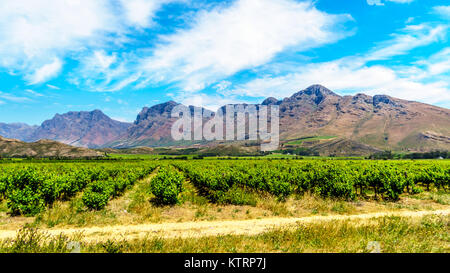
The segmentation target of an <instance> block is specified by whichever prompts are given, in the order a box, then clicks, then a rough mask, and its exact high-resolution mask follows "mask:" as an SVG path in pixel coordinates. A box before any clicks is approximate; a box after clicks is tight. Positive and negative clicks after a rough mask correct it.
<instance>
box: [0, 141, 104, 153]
mask: <svg viewBox="0 0 450 273" xmlns="http://www.w3.org/2000/svg"><path fill="white" fill-rule="evenodd" d="M101 156H103V154H102V153H100V152H97V151H93V150H90V149H87V148H80V147H73V146H69V145H66V144H62V143H59V142H56V141H51V140H39V141H37V142H33V143H27V142H23V141H20V140H17V139H9V138H3V137H1V136H0V157H8V158H10V157H36V158H47V157H63V158H83V157H101Z"/></svg>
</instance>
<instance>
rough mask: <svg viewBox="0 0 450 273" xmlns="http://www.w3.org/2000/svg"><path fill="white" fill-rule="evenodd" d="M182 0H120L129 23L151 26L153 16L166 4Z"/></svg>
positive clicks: (141, 26)
mask: <svg viewBox="0 0 450 273" xmlns="http://www.w3.org/2000/svg"><path fill="white" fill-rule="evenodd" d="M180 1H182V0H151V1H149V0H120V3H121V5H122V7H123V9H124V14H125V18H126V20H127V21H128V24H130V25H132V26H135V27H138V28H146V27H150V26H151V25H152V24H153V23H154V22H153V18H154V17H155V14H156V12H157V11H158V10H160V9H161V7H162V6H163V5H164V4H167V3H171V2H180Z"/></svg>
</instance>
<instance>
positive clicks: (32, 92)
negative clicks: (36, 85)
mask: <svg viewBox="0 0 450 273" xmlns="http://www.w3.org/2000/svg"><path fill="white" fill-rule="evenodd" d="M25 92H27V93H29V94H31V95H33V96H35V97H44V95H42V94H41V93H38V92H36V91H33V90H31V89H26V90H25Z"/></svg>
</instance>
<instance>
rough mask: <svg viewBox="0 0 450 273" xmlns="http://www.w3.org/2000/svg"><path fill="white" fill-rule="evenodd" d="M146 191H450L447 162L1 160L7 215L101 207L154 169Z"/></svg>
mask: <svg viewBox="0 0 450 273" xmlns="http://www.w3.org/2000/svg"><path fill="white" fill-rule="evenodd" d="M153 172H155V173H156V175H155V177H153V179H152V180H151V181H150V182H149V185H148V195H149V197H150V196H151V197H152V198H153V199H155V200H156V201H157V203H159V204H161V205H175V204H178V203H180V202H181V199H180V195H181V194H182V193H183V191H184V186H183V185H184V184H185V183H190V184H191V185H193V187H195V189H196V192H197V193H198V194H199V195H201V196H204V197H206V198H207V200H208V201H209V202H211V203H218V204H234V205H251V204H252V201H251V198H249V195H250V194H269V195H272V196H274V197H276V198H277V199H278V200H279V201H280V202H283V201H284V200H286V198H288V197H289V196H291V195H293V194H302V193H305V192H310V193H312V194H314V195H316V196H321V197H325V198H338V199H343V200H355V199H358V198H374V199H384V200H391V201H396V200H398V199H399V198H400V195H401V194H403V193H409V194H415V193H419V192H421V191H430V190H434V189H440V190H444V191H448V189H449V184H450V162H449V161H446V160H441V161H439V160H430V161H426V160H421V161H361V160H354V161H352V160H267V159H264V160H256V159H246V160H141V161H127V160H123V161H117V162H101V161H100V162H78V163H77V162H56V163H25V162H17V163H2V164H0V201H1V200H4V201H5V202H6V203H7V207H8V209H9V211H10V213H11V214H12V215H35V214H37V213H39V212H42V211H44V210H46V209H47V208H50V207H52V205H53V203H54V202H55V201H57V200H59V201H67V200H70V199H71V198H73V197H75V196H81V199H82V202H83V205H84V206H85V208H86V209H88V210H101V209H103V208H105V206H107V204H108V202H109V201H110V200H113V199H115V198H117V197H119V196H121V195H122V194H123V193H124V192H125V191H127V189H130V188H131V187H132V186H133V185H134V184H135V182H136V181H138V180H141V179H143V178H145V177H147V176H149V175H150V174H151V173H153Z"/></svg>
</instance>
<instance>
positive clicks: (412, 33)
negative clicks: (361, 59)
mask: <svg viewBox="0 0 450 273" xmlns="http://www.w3.org/2000/svg"><path fill="white" fill-rule="evenodd" d="M447 29H448V26H444V25H438V26H435V27H431V26H429V25H427V24H420V25H409V26H407V27H406V28H404V29H403V30H402V31H403V33H402V34H394V35H392V36H393V37H394V38H393V39H392V40H389V41H386V42H384V43H381V44H380V45H379V46H377V47H376V48H374V49H373V50H372V51H371V52H369V53H368V54H366V57H365V60H366V61H371V60H385V59H389V58H390V57H393V56H397V55H403V54H406V53H408V52H409V51H410V50H411V49H414V48H417V47H421V46H425V45H429V44H431V43H434V42H437V41H440V40H443V39H444V38H445V36H446V33H447Z"/></svg>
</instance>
